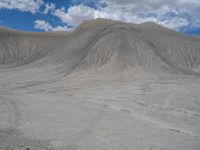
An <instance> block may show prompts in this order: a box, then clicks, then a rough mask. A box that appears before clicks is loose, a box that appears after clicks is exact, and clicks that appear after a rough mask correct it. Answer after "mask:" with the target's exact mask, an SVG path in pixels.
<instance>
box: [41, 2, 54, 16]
mask: <svg viewBox="0 0 200 150" xmlns="http://www.w3.org/2000/svg"><path fill="white" fill-rule="evenodd" d="M55 8H56V5H55V4H54V3H47V4H45V8H44V11H43V13H44V14H47V13H48V12H51V11H54V10H55Z"/></svg>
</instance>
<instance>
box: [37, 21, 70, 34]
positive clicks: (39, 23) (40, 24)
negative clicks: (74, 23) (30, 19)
mask: <svg viewBox="0 0 200 150" xmlns="http://www.w3.org/2000/svg"><path fill="white" fill-rule="evenodd" d="M35 29H41V30H44V31H46V32H49V31H69V30H71V28H69V27H68V26H56V27H52V26H51V25H50V24H49V23H48V22H46V21H44V20H36V21H35Z"/></svg>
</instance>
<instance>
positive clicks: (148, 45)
mask: <svg viewBox="0 0 200 150" xmlns="http://www.w3.org/2000/svg"><path fill="white" fill-rule="evenodd" d="M199 148H200V38H199V37H192V36H186V35H184V34H181V33H178V32H175V31H172V30H169V29H167V28H164V27H162V26H159V25H157V24H154V23H144V24H139V25H138V24H127V23H122V22H116V21H111V20H104V19H97V20H90V21H85V22H84V23H82V24H81V25H80V26H79V27H78V28H77V29H76V30H75V31H73V32H52V33H28V32H20V31H13V30H10V29H6V28H0V149H2V150H26V149H30V150H49V149H51V150H199Z"/></svg>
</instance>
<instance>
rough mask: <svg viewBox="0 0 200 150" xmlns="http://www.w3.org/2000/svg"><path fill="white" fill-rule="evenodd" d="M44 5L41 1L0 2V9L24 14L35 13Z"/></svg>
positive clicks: (13, 0) (10, 0)
mask: <svg viewBox="0 0 200 150" xmlns="http://www.w3.org/2000/svg"><path fill="white" fill-rule="evenodd" d="M42 5H44V2H43V1H42V0H1V1H0V9H9V10H12V9H16V10H20V11H24V12H31V13H33V14H34V13H36V12H37V11H39V9H40V7H41V6H42Z"/></svg>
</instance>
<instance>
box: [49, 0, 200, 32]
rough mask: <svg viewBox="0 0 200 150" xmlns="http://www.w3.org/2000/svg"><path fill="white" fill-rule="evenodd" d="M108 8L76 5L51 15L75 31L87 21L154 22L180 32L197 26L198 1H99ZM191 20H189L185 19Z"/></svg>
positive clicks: (199, 17)
mask: <svg viewBox="0 0 200 150" xmlns="http://www.w3.org/2000/svg"><path fill="white" fill-rule="evenodd" d="M101 2H102V3H106V4H107V6H106V7H104V8H100V9H94V8H91V7H87V6H83V5H75V6H72V7H70V8H69V9H68V10H66V9H65V8H64V7H62V8H61V9H57V10H55V11H53V12H52V14H53V15H54V16H56V17H58V18H59V19H60V20H61V21H62V22H63V23H67V24H69V25H72V26H74V27H76V26H77V25H79V24H80V23H81V22H82V21H84V20H88V19H96V18H105V19H113V20H120V21H123V22H132V23H143V22H146V21H152V22H156V23H158V24H161V25H164V26H166V27H169V28H172V29H175V30H179V29H181V28H182V27H184V26H188V25H193V26H194V27H195V26H197V25H199V23H200V21H198V20H200V16H199V15H198V14H199V13H200V9H199V7H200V1H199V0H190V1H188V0H176V1H174V0H165V1H163V0H140V1H138V0H102V1H101ZM188 16H189V17H191V18H190V19H189V18H188Z"/></svg>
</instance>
